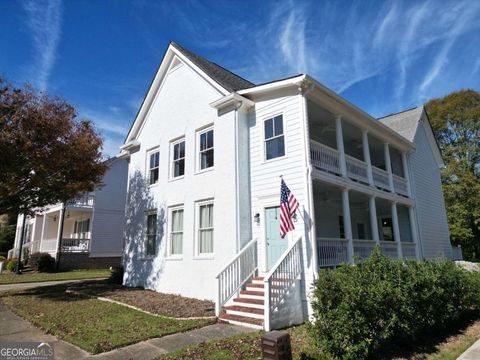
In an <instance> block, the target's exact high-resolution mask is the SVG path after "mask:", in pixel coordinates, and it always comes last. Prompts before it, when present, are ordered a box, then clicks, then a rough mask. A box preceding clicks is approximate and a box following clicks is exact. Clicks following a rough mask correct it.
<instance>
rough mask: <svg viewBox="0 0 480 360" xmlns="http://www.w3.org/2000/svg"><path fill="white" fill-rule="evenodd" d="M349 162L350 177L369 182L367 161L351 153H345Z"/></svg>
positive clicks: (348, 171) (348, 172) (348, 173)
mask: <svg viewBox="0 0 480 360" xmlns="http://www.w3.org/2000/svg"><path fill="white" fill-rule="evenodd" d="M345 159H346V162H347V175H348V177H349V178H350V179H354V180H357V181H361V182H364V183H366V184H368V167H367V163H365V162H363V161H362V160H359V159H356V158H354V157H352V156H350V155H345Z"/></svg>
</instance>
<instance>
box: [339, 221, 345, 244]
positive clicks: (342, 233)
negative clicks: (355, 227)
mask: <svg viewBox="0 0 480 360" xmlns="http://www.w3.org/2000/svg"><path fill="white" fill-rule="evenodd" d="M338 228H339V230H340V239H345V224H344V223H343V216H341V215H340V216H339V217H338Z"/></svg>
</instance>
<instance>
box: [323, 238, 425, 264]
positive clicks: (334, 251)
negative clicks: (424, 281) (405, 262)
mask: <svg viewBox="0 0 480 360" xmlns="http://www.w3.org/2000/svg"><path fill="white" fill-rule="evenodd" d="M376 245H377V244H376V243H375V241H373V240H360V239H354V240H353V256H354V258H356V259H365V258H367V257H369V256H370V255H371V253H372V252H373V250H374V249H375V246H376ZM317 250H318V266H319V267H334V266H338V265H340V264H342V263H348V241H347V240H346V239H339V238H321V237H319V238H317ZM380 250H381V252H382V253H383V254H384V255H385V256H388V257H389V258H392V259H398V249H397V243H396V242H394V241H380ZM402 253H403V258H404V259H415V258H416V253H415V243H413V242H402Z"/></svg>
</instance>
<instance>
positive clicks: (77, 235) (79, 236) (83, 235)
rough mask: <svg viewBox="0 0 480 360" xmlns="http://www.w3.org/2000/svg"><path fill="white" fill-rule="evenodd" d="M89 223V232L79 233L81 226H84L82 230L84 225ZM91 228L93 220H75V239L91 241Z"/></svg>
mask: <svg viewBox="0 0 480 360" xmlns="http://www.w3.org/2000/svg"><path fill="white" fill-rule="evenodd" d="M86 222H88V228H87V231H78V230H79V227H80V224H82V225H81V226H82V228H83V226H84V224H85V223H86ZM90 226H91V220H90V218H85V219H80V220H75V222H74V223H73V235H74V238H75V239H89V238H90ZM82 230H83V229H82Z"/></svg>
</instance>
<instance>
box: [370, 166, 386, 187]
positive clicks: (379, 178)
mask: <svg viewBox="0 0 480 360" xmlns="http://www.w3.org/2000/svg"><path fill="white" fill-rule="evenodd" d="M372 172H373V183H374V184H375V186H377V187H379V188H381V189H384V190H387V191H389V190H390V182H389V181H388V172H386V171H385V170H382V169H380V168H378V167H376V166H372Z"/></svg>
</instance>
